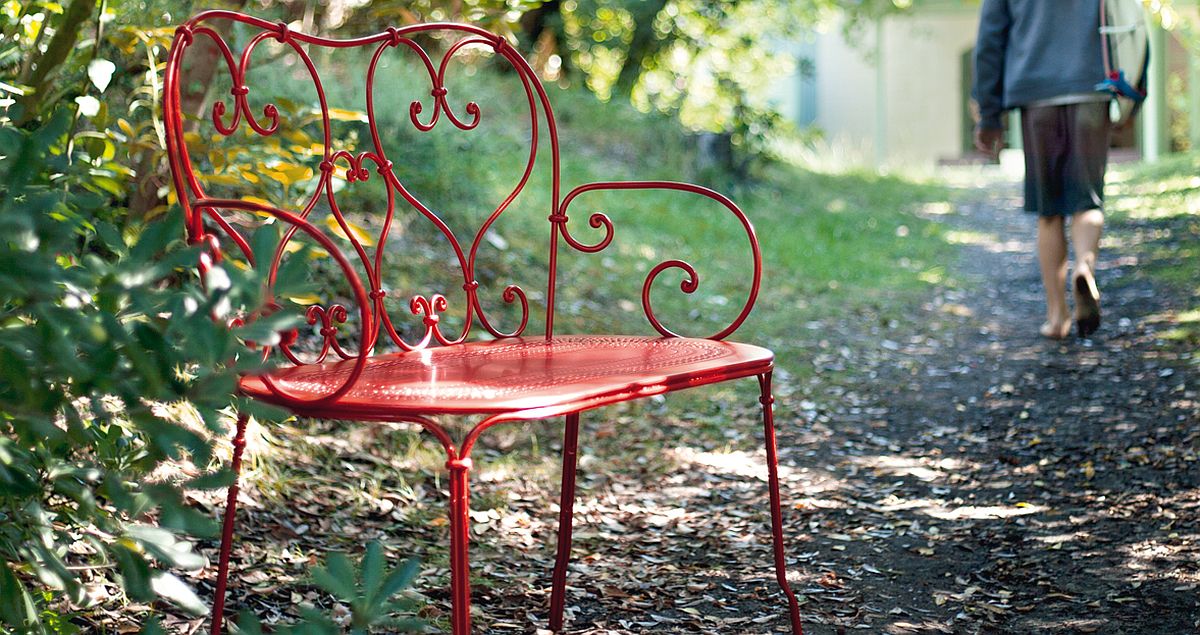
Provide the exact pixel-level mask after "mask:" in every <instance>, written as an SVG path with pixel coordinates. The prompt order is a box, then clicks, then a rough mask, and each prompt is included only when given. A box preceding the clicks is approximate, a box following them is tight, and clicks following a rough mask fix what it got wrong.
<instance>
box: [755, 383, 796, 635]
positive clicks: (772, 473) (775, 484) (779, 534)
mask: <svg viewBox="0 0 1200 635" xmlns="http://www.w3.org/2000/svg"><path fill="white" fill-rule="evenodd" d="M758 384H759V387H760V388H761V390H762V394H761V395H760V396H759V402H760V403H762V408H763V437H764V441H765V443H766V447H767V481H768V486H769V487H770V494H771V534H772V537H773V539H774V547H775V579H776V580H777V581H778V582H779V588H780V589H782V590H783V594H784V595H786V596H787V601H788V617H789V618H790V619H791V622H792V635H804V628H803V627H802V626H801V625H800V604H799V602H797V601H796V594H795V593H792V587H791V585H789V584H788V580H787V561H786V557H785V551H784V547H783V508H782V505H781V503H780V500H779V499H780V496H779V456H778V450H777V448H776V444H775V414H774V403H775V397H774V396H772V395H771V373H764V374H762V375H759V376H758Z"/></svg>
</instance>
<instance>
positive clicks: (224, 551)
mask: <svg viewBox="0 0 1200 635" xmlns="http://www.w3.org/2000/svg"><path fill="white" fill-rule="evenodd" d="M249 419H250V416H249V415H247V414H245V413H239V414H238V419H237V430H236V431H235V432H234V434H233V460H232V461H231V463H230V466H229V469H230V470H232V471H233V485H230V486H229V492H228V494H227V496H226V499H225V518H224V520H223V522H222V523H221V551H220V556H219V559H218V561H217V589H216V591H214V592H213V613H212V614H213V620H212V625H211V627H210V632H211V633H212V634H213V635H219V634H220V632H221V616H222V615H224V613H225V584H226V581H227V580H228V579H229V553H230V551H231V550H232V549H233V520H234V516H235V515H237V496H238V479H239V478H240V477H241V473H242V451H243V450H245V449H246V422H247V421H248V420H249Z"/></svg>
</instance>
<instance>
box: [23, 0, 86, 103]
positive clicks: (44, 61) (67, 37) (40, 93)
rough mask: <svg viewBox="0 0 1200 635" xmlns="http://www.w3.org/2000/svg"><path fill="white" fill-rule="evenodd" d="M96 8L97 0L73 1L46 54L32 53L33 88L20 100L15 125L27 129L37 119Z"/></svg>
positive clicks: (31, 78)
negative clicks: (56, 76) (55, 76)
mask: <svg viewBox="0 0 1200 635" xmlns="http://www.w3.org/2000/svg"><path fill="white" fill-rule="evenodd" d="M95 8H96V1H95V0H71V4H70V5H69V6H67V10H66V12H64V14H63V19H62V22H61V23H60V24H59V25H58V26H57V27H56V28H55V30H54V37H52V38H50V44H48V45H47V46H46V52H45V53H42V54H40V55H39V54H38V52H37V51H36V50H35V51H32V54H33V55H36V56H37V60H36V61H35V62H34V65H33V66H32V68H33V72H32V73H30V74H29V78H28V80H27V81H26V83H27V84H28V85H29V86H30V87H31V89H30V91H29V92H28V93H26V94H25V95H23V96H21V98H20V99H19V100H18V101H17V104H19V105H20V107H21V114H20V115H19V118H18V119H17V120H16V122H15V123H16V125H17V127H20V126H24V125H25V124H27V123H29V122H30V121H33V120H34V118H36V117H37V114H38V108H39V107H41V105H42V98H43V97H44V96H45V93H46V90H47V89H48V88H49V87H50V86H51V80H52V79H53V71H54V70H55V69H57V68H58V67H59V66H62V64H63V62H65V61H67V58H68V57H69V56H70V55H71V51H72V50H74V48H75V43H76V42H77V41H78V40H79V31H80V30H81V29H82V27H83V23H84V22H85V21H86V20H87V19H88V17H89V16H91V15H92V10H94V9H95ZM42 28H43V29H44V28H46V26H45V25H43V26H42Z"/></svg>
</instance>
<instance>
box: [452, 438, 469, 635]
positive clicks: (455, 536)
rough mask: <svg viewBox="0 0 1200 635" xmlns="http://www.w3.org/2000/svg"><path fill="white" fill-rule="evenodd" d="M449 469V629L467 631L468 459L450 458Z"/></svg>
mask: <svg viewBox="0 0 1200 635" xmlns="http://www.w3.org/2000/svg"><path fill="white" fill-rule="evenodd" d="M446 467H447V468H448V469H449V470H450V632H451V633H453V635H470V633H471V568H470V562H469V560H468V558H467V550H468V545H469V544H470V540H471V523H470V517H469V516H470V512H471V493H470V488H469V484H468V475H469V473H470V471H471V459H470V458H452V459H450V460H449V461H447V462H446Z"/></svg>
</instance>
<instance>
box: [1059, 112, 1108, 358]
mask: <svg viewBox="0 0 1200 635" xmlns="http://www.w3.org/2000/svg"><path fill="white" fill-rule="evenodd" d="M1069 115H1070V124H1069V130H1070V135H1071V156H1070V159H1069V161H1068V171H1067V176H1068V179H1069V181H1068V183H1067V184H1066V190H1067V191H1068V192H1069V198H1070V202H1071V205H1072V207H1073V208H1074V209H1076V210H1078V211H1076V213H1075V215H1074V218H1072V219H1071V243H1072V245H1073V246H1074V248H1075V271H1074V275H1073V276H1072V284H1071V288H1072V291H1073V292H1074V295H1075V323H1076V327H1077V329H1078V331H1079V333H1078V334H1079V336H1080V337H1087V336H1089V335H1091V334H1092V333H1093V332H1095V331H1096V329H1097V328H1099V326H1100V291H1099V289H1098V288H1097V286H1096V278H1095V271H1096V256H1097V253H1098V252H1099V250H1100V234H1101V231H1102V230H1103V228H1104V212H1103V211H1101V210H1102V209H1103V205H1104V173H1105V168H1106V167H1107V164H1108V143H1109V128H1110V125H1109V118H1108V104H1107V102H1101V103H1086V104H1078V105H1076V106H1074V107H1072V108H1071V109H1070V113H1069Z"/></svg>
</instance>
